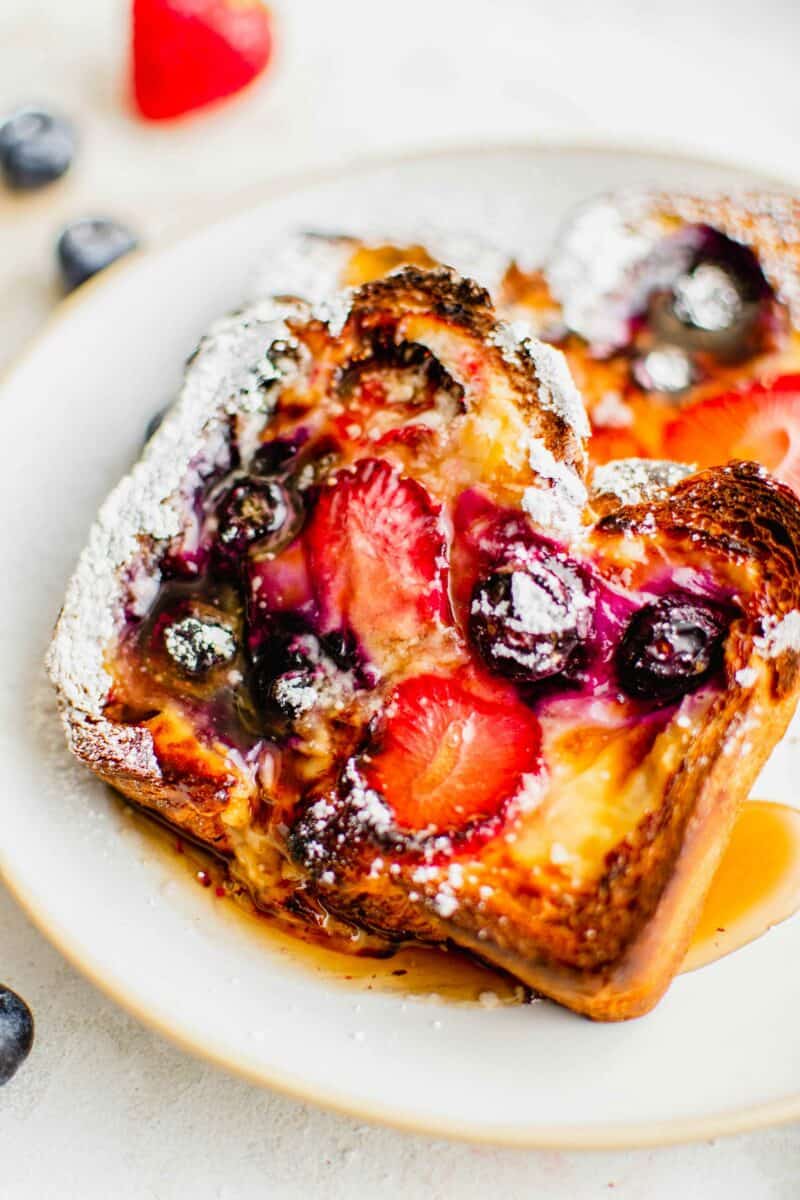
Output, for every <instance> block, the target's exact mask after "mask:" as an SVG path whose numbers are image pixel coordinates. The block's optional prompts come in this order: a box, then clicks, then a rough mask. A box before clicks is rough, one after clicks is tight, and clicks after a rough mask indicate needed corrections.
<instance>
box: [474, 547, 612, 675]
mask: <svg viewBox="0 0 800 1200" xmlns="http://www.w3.org/2000/svg"><path fill="white" fill-rule="evenodd" d="M593 607H594V605H593V600H592V597H591V595H590V594H589V593H588V592H587V590H586V587H585V585H584V582H583V580H582V579H581V577H580V575H579V574H578V572H577V571H576V570H575V569H574V568H573V567H571V566H569V565H568V564H566V563H563V562H561V561H559V560H558V559H556V558H555V557H549V558H538V559H531V560H530V561H528V562H526V563H525V564H524V565H519V566H513V567H511V568H503V569H501V570H498V571H494V572H493V573H492V574H491V575H488V576H487V577H486V578H484V579H481V580H479V581H478V583H477V584H476V585H475V587H474V589H473V592H472V599H471V603H470V612H469V634H470V637H471V638H472V641H473V642H474V643H475V645H476V646H477V648H478V650H479V651H480V653H481V655H482V656H483V658H484V660H485V661H486V663H488V665H489V666H490V667H491V668H492V669H493V670H495V671H497V672H498V674H500V675H505V676H507V677H508V678H510V679H516V680H518V681H519V682H520V683H536V682H538V681H539V680H541V679H548V678H550V677H551V676H553V675H560V674H561V673H562V672H563V671H565V670H566V669H567V667H568V666H569V665H570V664H571V662H572V660H573V659H574V657H575V654H576V651H577V649H578V646H579V645H580V643H581V641H583V640H584V639H585V638H586V637H588V635H589V634H590V632H591V629H592V624H593V619H592V610H593Z"/></svg>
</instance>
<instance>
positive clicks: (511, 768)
mask: <svg viewBox="0 0 800 1200" xmlns="http://www.w3.org/2000/svg"><path fill="white" fill-rule="evenodd" d="M387 712H388V713H389V717H388V720H387V724H386V726H385V729H384V732H383V735H382V738H381V741H380V745H379V748H378V750H377V752H376V753H374V754H372V755H369V756H368V758H367V759H366V761H365V762H364V764H363V767H362V769H363V773H364V777H365V778H366V780H367V782H368V784H369V786H370V787H372V788H375V789H376V790H377V791H378V792H380V793H381V794H382V795H383V797H384V798H385V800H386V802H387V804H388V805H389V807H390V808H391V809H392V810H393V812H394V817H395V821H396V823H397V825H398V826H399V828H400V829H402V830H404V831H406V832H414V833H427V832H438V833H446V832H451V833H452V832H455V831H457V830H462V829H463V828H464V827H465V826H466V825H475V824H479V823H481V822H486V821H490V820H491V819H492V818H493V817H497V816H498V815H499V814H500V813H501V812H502V810H503V808H504V807H505V805H506V804H507V802H508V801H509V800H511V799H512V798H513V797H514V796H515V795H516V794H517V793H518V792H519V790H520V788H521V787H522V785H523V776H524V775H526V774H528V773H532V772H534V771H536V770H537V767H538V762H539V746H540V740H541V739H540V730H539V722H538V721H537V720H536V717H535V716H534V715H533V713H532V712H531V711H530V709H529V708H527V707H526V706H525V705H523V704H522V703H520V701H519V700H518V699H517V698H516V697H515V696H514V694H513V693H511V692H510V691H507V690H506V689H503V688H501V689H498V690H497V691H496V693H495V694H494V695H491V694H487V692H486V690H485V689H481V691H480V693H478V692H477V691H476V690H473V689H472V688H468V687H466V686H465V684H464V683H463V682H462V681H461V680H460V679H459V678H456V677H454V676H449V677H444V676H439V675H418V676H416V677H414V678H412V679H407V680H405V682H403V683H401V684H400V685H399V687H397V688H396V689H395V691H394V693H393V695H392V697H391V698H390V700H389V703H388V705H387Z"/></svg>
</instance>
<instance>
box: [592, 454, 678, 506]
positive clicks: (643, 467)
mask: <svg viewBox="0 0 800 1200" xmlns="http://www.w3.org/2000/svg"><path fill="white" fill-rule="evenodd" d="M693 470H694V468H693V467H691V466H688V465H687V464H686V463H677V462H670V461H669V460H667V459H648V458H620V459H617V460H616V461H615V462H610V463H605V464H604V465H603V466H601V467H595V469H594V472H593V474H592V479H591V491H592V495H593V496H597V497H601V496H613V497H615V498H616V499H617V500H619V502H620V504H643V503H645V502H646V501H648V500H657V499H660V498H661V497H663V496H665V495H666V494H667V492H668V491H669V490H670V488H672V487H674V486H675V484H676V483H680V481H681V480H682V479H686V478H687V476H689V475H691V474H692V472H693Z"/></svg>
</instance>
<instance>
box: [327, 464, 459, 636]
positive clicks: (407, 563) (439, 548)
mask: <svg viewBox="0 0 800 1200" xmlns="http://www.w3.org/2000/svg"><path fill="white" fill-rule="evenodd" d="M306 539H307V540H306V545H307V547H308V555H309V565H310V576H311V580H312V584H313V587H314V591H315V594H316V597H317V602H318V605H319V616H320V622H321V628H322V632H323V633H328V632H332V631H333V630H341V629H345V628H349V629H351V630H352V632H353V633H354V634H355V635H356V637H357V638H358V639H359V641H360V642H361V643H362V645H363V646H364V647H365V649H366V650H367V652H368V654H370V656H372V657H375V656H377V657H379V658H381V657H383V656H384V655H385V654H386V653H387V651H389V650H390V649H391V647H392V646H393V645H397V646H398V647H399V648H401V647H404V646H405V645H406V644H407V643H408V642H410V641H413V640H414V639H415V638H416V637H418V636H419V635H420V634H421V633H424V632H425V631H426V629H428V628H430V626H431V625H432V624H433V622H434V621H435V620H436V619H437V618H441V619H445V618H446V616H447V611H448V605H447V597H446V591H445V581H444V570H443V565H442V564H443V562H444V555H445V542H444V537H443V534H442V530H441V528H440V525H439V511H438V508H437V507H436V506H435V505H434V504H433V502H432V500H431V498H430V496H429V495H428V493H427V492H426V491H425V489H424V488H423V487H421V485H420V484H418V483H416V482H415V481H414V480H412V479H406V478H404V477H403V476H401V475H400V474H398V472H397V471H396V470H395V469H394V468H393V467H392V466H390V465H389V463H387V462H384V461H383V460H382V459H375V458H365V459H361V460H360V461H359V462H357V463H356V465H355V467H353V468H352V470H346V471H339V472H338V473H337V474H336V475H334V476H332V478H331V480H330V482H329V483H328V484H327V485H326V486H325V488H324V489H323V491H322V494H321V496H320V498H319V501H318V503H317V507H316V510H315V512H314V515H313V518H312V520H311V524H310V526H309V529H308V531H307V534H306Z"/></svg>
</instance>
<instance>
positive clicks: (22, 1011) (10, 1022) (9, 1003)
mask: <svg viewBox="0 0 800 1200" xmlns="http://www.w3.org/2000/svg"><path fill="white" fill-rule="evenodd" d="M32 1045H33V1017H32V1016H31V1010H30V1009H29V1008H28V1006H27V1004H26V1003H25V1001H24V1000H22V999H21V998H20V997H19V996H18V995H17V993H16V992H12V991H11V988H7V987H3V986H2V984H0V1087H2V1085H3V1084H4V1083H8V1081H9V1079H11V1077H12V1076H13V1075H15V1074H16V1073H17V1071H18V1070H19V1068H20V1067H21V1066H22V1064H23V1063H24V1061H25V1059H26V1058H27V1057H28V1055H29V1053H30V1049H31V1046H32Z"/></svg>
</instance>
